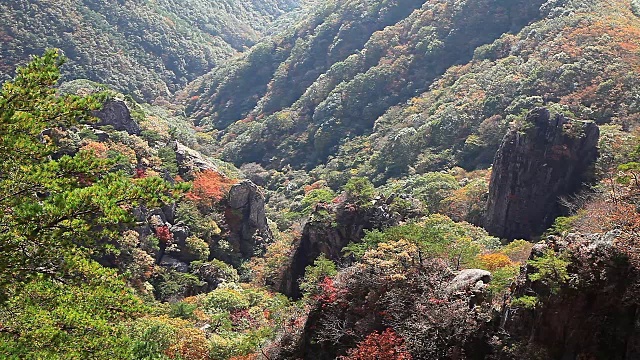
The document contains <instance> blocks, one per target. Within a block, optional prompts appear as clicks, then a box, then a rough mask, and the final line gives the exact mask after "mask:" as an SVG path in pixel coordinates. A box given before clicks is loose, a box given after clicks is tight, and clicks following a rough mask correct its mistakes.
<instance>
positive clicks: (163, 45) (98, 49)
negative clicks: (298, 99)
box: [0, 0, 298, 100]
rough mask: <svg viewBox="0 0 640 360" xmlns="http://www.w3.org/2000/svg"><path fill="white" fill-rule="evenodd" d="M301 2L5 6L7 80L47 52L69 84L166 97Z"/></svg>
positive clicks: (3, 71) (2, 34)
mask: <svg viewBox="0 0 640 360" xmlns="http://www.w3.org/2000/svg"><path fill="white" fill-rule="evenodd" d="M297 6H298V1H296V0H269V1H257V0H253V1H237V0H223V1H201V0H159V1H142V0H135V1H128V0H127V1H97V0H65V1H49V0H37V1H3V2H0V12H2V14H3V21H2V23H1V24H0V41H1V42H2V47H1V48H0V79H4V80H6V79H7V78H9V77H10V76H12V75H13V73H12V72H13V70H14V69H15V67H16V65H17V64H24V63H25V62H26V61H27V60H28V59H29V55H40V54H42V52H43V51H44V50H45V49H47V48H52V47H56V48H60V49H62V50H63V51H64V53H65V55H66V56H67V57H68V58H69V61H68V64H67V66H66V68H65V73H64V74H63V75H64V78H65V79H66V80H71V79H79V78H85V79H90V80H93V81H97V82H100V83H106V84H109V85H111V86H113V87H114V88H115V89H117V90H119V91H123V92H126V93H129V94H131V95H134V96H136V97H137V98H139V99H146V100H152V99H154V98H155V97H157V96H167V95H169V94H170V93H171V92H173V91H175V90H177V89H179V88H180V87H181V86H183V85H185V84H186V83H187V82H188V81H190V80H193V79H194V78H196V77H197V76H198V75H202V74H204V73H205V72H207V71H209V70H211V69H212V68H213V67H215V66H217V65H219V64H220V62H222V61H223V60H225V59H228V58H230V57H232V56H233V55H235V54H236V53H238V52H239V51H243V50H244V49H246V48H247V47H249V46H251V45H253V44H254V43H255V42H256V41H258V39H260V37H261V35H262V33H263V32H264V31H266V30H267V29H268V28H269V26H270V24H271V23H272V22H273V21H274V20H276V19H277V18H278V17H280V16H281V15H283V14H284V13H286V12H287V11H290V10H292V9H294V8H295V7H297Z"/></svg>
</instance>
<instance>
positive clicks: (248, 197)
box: [225, 180, 273, 259]
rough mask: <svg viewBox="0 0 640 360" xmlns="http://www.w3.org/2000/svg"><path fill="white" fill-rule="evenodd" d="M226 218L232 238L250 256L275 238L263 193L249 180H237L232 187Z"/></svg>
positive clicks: (264, 248)
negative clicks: (268, 221) (268, 222)
mask: <svg viewBox="0 0 640 360" xmlns="http://www.w3.org/2000/svg"><path fill="white" fill-rule="evenodd" d="M228 202H229V204H228V208H227V210H226V212H225V219H226V221H227V224H228V226H229V231H230V234H229V242H230V243H231V245H232V246H233V247H234V249H237V250H238V251H240V254H241V255H242V257H243V258H245V259H248V258H250V257H252V256H254V255H257V254H261V253H263V252H264V251H265V250H266V245H267V244H268V243H269V242H270V241H271V240H272V239H273V234H272V233H271V229H269V226H268V225H267V217H266V215H265V212H264V195H263V194H262V192H261V191H260V190H259V189H258V186H257V185H256V184H254V183H252V182H251V181H250V180H244V181H242V182H240V183H238V184H235V185H233V186H232V187H231V190H229V198H228Z"/></svg>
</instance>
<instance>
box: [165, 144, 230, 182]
mask: <svg viewBox="0 0 640 360" xmlns="http://www.w3.org/2000/svg"><path fill="white" fill-rule="evenodd" d="M171 147H172V148H173V150H174V151H175V152H176V162H177V163H178V174H179V175H180V176H186V177H187V178H191V177H192V176H193V174H194V173H197V172H200V171H205V170H213V171H217V172H220V171H219V169H218V167H217V166H216V165H215V164H214V163H213V162H212V161H211V160H208V159H207V158H205V157H204V156H203V155H202V154H201V153H199V152H198V151H196V150H193V149H191V148H189V147H187V146H185V145H183V144H181V143H179V142H178V141H174V142H173V143H172V144H171Z"/></svg>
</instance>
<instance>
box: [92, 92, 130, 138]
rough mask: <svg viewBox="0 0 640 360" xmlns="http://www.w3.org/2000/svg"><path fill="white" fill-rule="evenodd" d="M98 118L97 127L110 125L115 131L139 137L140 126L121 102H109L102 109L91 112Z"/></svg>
mask: <svg viewBox="0 0 640 360" xmlns="http://www.w3.org/2000/svg"><path fill="white" fill-rule="evenodd" d="M93 116H95V117H97V118H98V123H97V124H96V125H98V126H105V125H111V126H113V128H114V129H115V130H118V131H126V132H127V133H129V134H131V135H140V126H139V125H138V123H137V122H136V121H135V120H134V119H133V118H132V117H131V112H130V111H129V108H128V107H127V104H126V103H125V102H124V101H122V100H109V101H107V102H105V103H104V104H103V105H102V109H100V110H96V111H94V112H93Z"/></svg>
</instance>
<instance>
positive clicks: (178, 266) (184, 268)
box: [160, 255, 189, 273]
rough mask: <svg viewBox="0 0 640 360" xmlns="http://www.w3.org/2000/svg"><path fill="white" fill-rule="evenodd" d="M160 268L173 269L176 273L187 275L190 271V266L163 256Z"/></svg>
mask: <svg viewBox="0 0 640 360" xmlns="http://www.w3.org/2000/svg"><path fill="white" fill-rule="evenodd" d="M160 266H163V267H166V268H172V269H174V270H175V271H178V272H183V273H186V272H188V271H189V265H187V264H186V263H184V262H182V261H180V260H178V259H176V258H174V257H172V256H169V255H163V256H162V259H160Z"/></svg>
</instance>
